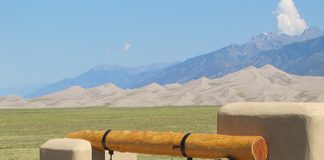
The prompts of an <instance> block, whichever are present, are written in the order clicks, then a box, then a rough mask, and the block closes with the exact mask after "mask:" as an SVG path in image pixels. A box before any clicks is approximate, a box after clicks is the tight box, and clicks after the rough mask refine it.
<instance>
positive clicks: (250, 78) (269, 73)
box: [0, 65, 324, 108]
mask: <svg viewBox="0 0 324 160" xmlns="http://www.w3.org/2000/svg"><path fill="white" fill-rule="evenodd" d="M243 101H258V102H263V101H292V102H320V101H322V102H323V101H324V77H311V76H297V75H291V74H288V73H285V72H283V71H281V70H279V69H277V68H275V67H273V66H271V65H265V66H263V67H261V68H255V67H248V68H245V69H243V70H240V71H238V72H234V73H231V74H228V75H226V76H224V77H222V78H217V79H208V78H205V77H203V78H200V79H198V80H192V81H189V82H187V83H184V84H179V83H174V84H167V85H164V86H161V85H159V84H156V83H153V84H150V85H147V86H144V87H141V88H136V89H121V88H119V87H117V86H115V85H114V84H106V85H101V86H98V87H94V88H90V89H84V88H82V87H79V86H73V87H70V88H68V89H66V90H64V91H62V92H56V93H53V94H49V95H46V96H42V97H38V98H35V99H24V98H21V97H18V96H6V97H0V108H48V107H50V108H53V107H56V108H63V107H64V108H65V107H85V106H130V107H135V106H167V105H173V106H183V105H219V104H220V105H221V104H227V103H230V102H243Z"/></svg>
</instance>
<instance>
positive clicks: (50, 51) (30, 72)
mask: <svg viewBox="0 0 324 160" xmlns="http://www.w3.org/2000/svg"><path fill="white" fill-rule="evenodd" d="M277 4H278V1H276V0H272V1H268V0H267V1H260V0H246V1H237V0H204V1H196V0H177V1H174V0H163V1H162V0H161V1H151V0H136V1H134V0H128V1H126V0H114V1H112V0H105V1H99V0H98V1H80V0H78V1H77V0H75V1H73V0H69V1H66V0H55V1H43V0H29V1H22V0H21V1H18V0H17V1H14V0H1V1H0V23H1V25H0V89H1V88H8V87H9V88H10V87H15V86H24V85H35V84H36V85H40V84H46V83H50V82H54V81H57V80H60V79H62V78H65V77H73V76H76V75H78V74H80V73H82V72H84V71H86V70H88V69H90V68H92V67H94V66H96V65H98V64H111V65H114V64H118V65H126V66H139V65H147V64H151V63H157V62H174V61H179V60H184V59H186V58H190V57H193V56H197V55H200V54H204V53H208V52H210V51H213V50H216V49H219V48H220V47H223V46H225V45H228V44H232V43H243V42H244V41H246V40H247V39H248V38H249V37H251V36H253V35H256V34H258V33H262V32H269V31H272V32H276V30H277V29H276V28H277V27H276V25H277V22H276V17H275V14H274V11H275V10H276V7H277ZM295 5H296V6H297V8H298V10H299V13H300V14H301V16H302V17H303V18H304V19H305V20H306V22H307V24H308V25H309V26H314V25H315V26H318V27H320V28H321V29H323V27H324V20H323V17H322V15H324V8H323V6H324V2H323V0H312V1H305V0H295Z"/></svg>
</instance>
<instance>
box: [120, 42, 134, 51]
mask: <svg viewBox="0 0 324 160" xmlns="http://www.w3.org/2000/svg"><path fill="white" fill-rule="evenodd" d="M131 47H132V44H130V43H126V44H125V45H124V47H123V49H122V53H126V52H128V50H129V49H130V48H131Z"/></svg>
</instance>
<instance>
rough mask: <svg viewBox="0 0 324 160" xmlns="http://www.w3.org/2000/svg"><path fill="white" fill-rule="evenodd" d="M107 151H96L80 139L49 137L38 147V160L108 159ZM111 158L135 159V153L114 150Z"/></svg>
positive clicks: (115, 159) (88, 143)
mask: <svg viewBox="0 0 324 160" xmlns="http://www.w3.org/2000/svg"><path fill="white" fill-rule="evenodd" d="M109 158H110V157H109V154H108V152H107V151H98V150H96V149H93V148H92V147H91V144H90V142H88V141H86V140H82V139H70V138H61V139H51V140H48V141H47V142H45V143H44V144H43V145H42V146H41V148H40V160H109ZM113 160H137V154H135V153H120V152H114V155H113Z"/></svg>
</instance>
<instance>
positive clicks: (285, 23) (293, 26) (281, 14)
mask: <svg viewBox="0 0 324 160" xmlns="http://www.w3.org/2000/svg"><path fill="white" fill-rule="evenodd" d="M276 13H277V22H278V24H277V27H278V30H279V32H280V33H286V34H288V35H298V34H301V33H303V32H304V30H305V29H307V28H308V26H307V24H306V22H305V20H304V19H302V18H301V17H300V15H299V13H298V10H297V8H296V6H295V4H294V1H293V0H280V1H279V4H278V8H277V12H276Z"/></svg>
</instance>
